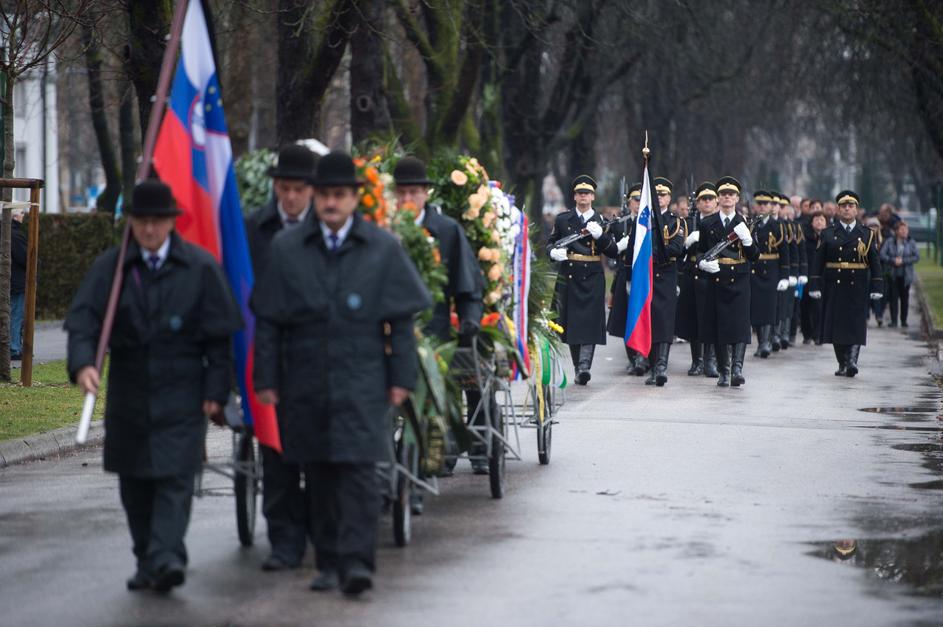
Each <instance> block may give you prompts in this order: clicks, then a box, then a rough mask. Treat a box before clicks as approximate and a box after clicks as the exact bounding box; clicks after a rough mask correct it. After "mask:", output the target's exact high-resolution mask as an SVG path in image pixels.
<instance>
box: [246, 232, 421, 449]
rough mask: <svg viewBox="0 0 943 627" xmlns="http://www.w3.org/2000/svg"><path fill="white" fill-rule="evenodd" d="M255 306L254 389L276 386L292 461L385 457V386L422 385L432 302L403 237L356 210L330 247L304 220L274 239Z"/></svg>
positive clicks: (387, 424) (387, 425)
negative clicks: (422, 325)
mask: <svg viewBox="0 0 943 627" xmlns="http://www.w3.org/2000/svg"><path fill="white" fill-rule="evenodd" d="M251 302H252V309H253V311H254V312H255V315H256V339H255V372H254V381H255V387H256V389H257V390H265V389H275V390H277V391H278V395H279V405H278V421H279V429H280V433H281V441H282V445H283V448H284V456H285V459H286V460H287V461H290V462H293V463H317V462H327V463H369V462H376V461H381V460H385V459H388V457H389V455H388V446H389V429H390V424H391V423H390V418H389V416H388V415H387V412H388V410H389V403H388V400H387V390H388V389H389V388H390V387H393V386H396V387H401V388H406V389H413V388H414V387H415V384H416V376H417V368H418V365H417V358H416V339H415V323H414V320H415V316H416V314H417V313H419V312H421V311H422V310H424V309H426V308H428V307H431V306H432V298H431V296H430V295H429V292H428V291H427V290H426V288H425V286H424V285H423V283H422V280H421V279H420V277H419V273H418V272H417V271H416V267H415V266H414V265H413V262H412V261H411V260H410V259H409V257H408V256H407V255H406V251H404V250H403V248H402V246H401V245H400V243H399V242H398V241H397V240H396V238H395V237H393V235H391V234H390V233H388V232H386V231H384V230H382V229H380V228H378V227H377V226H375V225H373V224H371V223H369V222H366V221H364V220H363V219H361V218H360V216H359V215H355V216H354V222H353V225H352V227H351V229H350V231H349V233H348V235H347V237H346V239H345V240H344V242H343V243H342V244H341V246H340V248H339V249H338V250H337V251H336V252H331V251H329V250H328V248H327V246H326V245H325V241H324V237H323V235H322V234H321V229H320V223H319V222H318V221H317V220H316V219H311V220H306V221H305V222H304V223H303V224H302V225H301V226H299V227H297V228H295V229H292V230H290V231H286V232H284V233H283V234H281V235H279V236H278V237H277V238H275V240H274V241H273V242H272V248H271V259H270V262H269V264H268V266H267V267H266V268H265V269H264V270H263V273H262V277H261V280H260V281H258V282H257V283H256V286H255V289H254V290H253V293H252V301H251Z"/></svg>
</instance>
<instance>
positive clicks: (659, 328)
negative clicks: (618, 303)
mask: <svg viewBox="0 0 943 627" xmlns="http://www.w3.org/2000/svg"><path fill="white" fill-rule="evenodd" d="M652 184H653V185H654V186H655V193H656V194H657V195H658V206H659V211H660V215H659V217H658V224H659V225H660V226H661V231H662V232H661V239H662V241H663V242H664V246H663V247H659V248H658V249H654V248H653V250H652V273H653V277H652V278H653V281H652V282H653V286H652V287H653V289H652V352H651V354H650V355H649V356H648V360H649V362H650V363H651V366H652V367H651V370H650V371H649V374H648V379H647V380H646V381H645V385H657V386H659V387H661V386H663V385H664V384H665V383H667V382H668V353H669V352H670V351H671V343H672V342H673V341H674V338H675V317H676V315H677V307H678V259H679V258H680V257H681V256H682V255H683V254H684V241H685V239H687V236H688V232H687V228H686V226H685V224H684V221H683V220H681V219H679V218H678V217H676V216H675V215H674V214H673V213H671V212H670V211H669V210H668V207H669V206H670V205H671V194H672V188H673V186H672V184H671V181H669V180H668V179H666V178H665V177H663V176H659V177H656V178H655V179H654V180H653V181H652Z"/></svg>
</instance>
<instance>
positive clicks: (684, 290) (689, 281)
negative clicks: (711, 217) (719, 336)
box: [675, 211, 709, 342]
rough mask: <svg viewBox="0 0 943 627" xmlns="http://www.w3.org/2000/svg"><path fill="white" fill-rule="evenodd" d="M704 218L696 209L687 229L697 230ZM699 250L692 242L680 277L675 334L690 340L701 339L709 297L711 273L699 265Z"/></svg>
mask: <svg viewBox="0 0 943 627" xmlns="http://www.w3.org/2000/svg"><path fill="white" fill-rule="evenodd" d="M703 219H704V218H702V217H701V215H700V213H699V212H697V211H695V212H694V215H692V216H689V217H688V218H686V219H685V226H686V227H687V231H688V232H689V233H693V232H694V231H697V230H698V228H699V227H700V224H701V220H703ZM698 252H699V250H698V247H697V245H696V244H692V245H691V248H689V249H687V251H686V252H685V255H684V261H683V263H682V265H681V270H680V273H681V276H680V277H679V278H678V286H679V287H680V288H681V293H680V294H678V311H677V315H676V316H675V334H676V335H677V336H678V337H680V338H683V339H685V340H688V341H689V342H698V341H700V337H699V335H698V326H699V321H700V319H701V318H702V317H703V316H704V303H705V299H706V298H707V279H708V277H709V275H708V274H707V273H706V272H702V271H701V270H700V268H698V267H697V260H698V258H699V255H698Z"/></svg>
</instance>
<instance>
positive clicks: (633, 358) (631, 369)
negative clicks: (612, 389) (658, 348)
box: [625, 346, 638, 374]
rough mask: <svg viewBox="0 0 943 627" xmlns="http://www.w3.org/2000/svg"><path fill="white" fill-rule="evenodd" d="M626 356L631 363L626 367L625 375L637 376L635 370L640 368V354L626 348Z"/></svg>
mask: <svg viewBox="0 0 943 627" xmlns="http://www.w3.org/2000/svg"><path fill="white" fill-rule="evenodd" d="M625 356H626V357H627V358H628V359H629V363H628V365H627V366H626V367H625V374H635V369H636V368H637V367H638V353H636V352H635V351H634V350H632V349H631V348H629V347H628V346H626V347H625Z"/></svg>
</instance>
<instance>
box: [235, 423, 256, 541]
mask: <svg viewBox="0 0 943 627" xmlns="http://www.w3.org/2000/svg"><path fill="white" fill-rule="evenodd" d="M237 446H238V447H239V450H238V451H237V455H236V463H237V468H236V472H235V480H234V488H235V492H236V528H237V529H238V531H239V542H240V544H242V546H252V543H253V542H254V540H255V512H256V500H257V498H258V492H259V490H258V488H259V483H258V477H256V472H255V446H254V442H253V439H252V436H251V435H250V434H248V433H245V434H243V435H242V436H240V438H239V443H238V444H237Z"/></svg>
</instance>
